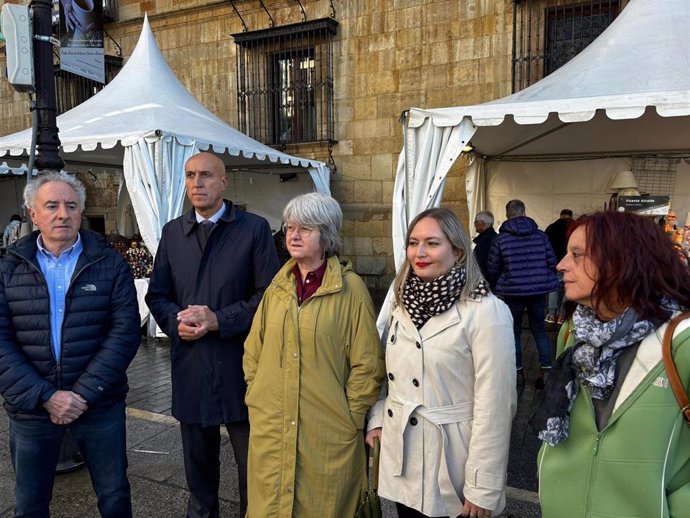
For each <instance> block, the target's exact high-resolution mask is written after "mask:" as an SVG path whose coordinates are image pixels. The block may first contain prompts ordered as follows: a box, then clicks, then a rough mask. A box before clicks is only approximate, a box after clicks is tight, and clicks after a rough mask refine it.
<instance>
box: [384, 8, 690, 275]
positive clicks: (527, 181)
mask: <svg viewBox="0 0 690 518" xmlns="http://www.w3.org/2000/svg"><path fill="white" fill-rule="evenodd" d="M688 34H690V2H688V1H687V0H664V1H659V0H631V2H630V3H629V4H628V6H627V7H626V8H625V9H624V10H623V11H622V12H621V14H620V15H619V16H618V17H617V18H616V19H615V21H614V22H613V23H612V24H611V25H610V27H609V28H608V29H607V30H606V31H605V32H604V33H603V34H601V35H600V36H599V37H598V38H597V39H596V40H595V41H594V42H593V43H592V44H591V45H590V46H589V47H587V48H586V49H585V50H584V51H582V52H581V53H580V54H579V55H578V56H576V57H575V58H574V59H572V60H571V61H570V62H568V63H567V64H566V65H564V66H563V67H561V68H560V69H558V70H557V71H555V72H554V73H552V74H551V75H549V76H547V77H545V78H544V79H542V80H541V81H539V82H537V83H535V84H534V85H532V86H530V87H529V88H526V89H525V90H522V91H520V92H518V93H516V94H513V95H510V96H508V97H505V98H502V99H498V100H496V101H493V102H489V103H485V104H479V105H474V106H461V107H456V108H442V109H432V110H421V109H416V108H414V109H411V110H410V112H409V114H408V115H407V118H406V122H405V127H404V149H403V151H402V152H401V154H400V159H399V161H398V170H397V176H396V181H395V187H394V193H393V243H394V254H395V262H396V267H399V266H400V264H401V263H402V260H403V258H404V236H405V229H406V228H407V224H408V222H409V221H410V220H411V219H412V218H413V217H414V216H415V215H417V214H419V213H420V212H421V211H423V210H425V209H427V208H430V207H433V206H438V205H439V204H440V202H441V197H442V194H443V188H444V183H445V179H446V176H447V174H448V171H449V170H450V168H451V166H452V165H453V163H454V162H455V160H456V159H457V158H458V156H459V155H460V154H461V152H462V149H463V147H464V146H466V145H467V144H469V143H470V142H471V144H472V145H473V147H474V150H475V151H474V153H475V155H474V159H473V161H472V163H471V165H470V167H469V169H468V172H467V176H466V181H467V199H468V206H469V212H470V218H474V215H475V214H476V212H478V211H480V210H484V209H485V208H488V209H489V210H493V211H494V212H495V213H496V214H497V216H499V215H502V213H503V210H504V204H505V201H507V200H508V199H510V198H516V197H522V198H523V199H524V200H525V201H526V203H527V206H528V207H527V208H528V211H530V215H532V216H533V217H535V213H539V208H538V206H537V205H538V204H539V203H546V204H547V205H548V207H547V210H542V212H541V214H540V215H539V217H535V219H537V221H538V222H539V223H541V224H546V223H548V222H550V218H551V217H552V216H553V215H554V212H555V215H556V216H557V215H558V211H559V210H560V208H562V207H561V206H559V205H556V203H560V202H563V203H564V205H562V206H566V205H569V204H572V203H573V200H578V199H579V201H578V203H579V205H577V206H572V207H571V208H574V209H577V208H578V207H579V208H581V209H584V208H587V209H588V210H591V209H593V208H602V207H603V205H597V204H598V203H599V202H601V201H602V200H604V199H608V195H606V194H604V191H605V186H606V185H607V183H608V180H609V178H610V177H611V176H613V174H615V173H616V172H618V171H619V170H622V169H625V168H626V167H627V168H629V166H630V161H631V159H632V157H636V156H650V155H656V156H685V157H687V156H690V137H689V135H690V38H689V37H688ZM678 174H682V175H683V176H687V177H688V178H690V168H688V166H687V164H686V163H685V162H681V164H680V166H679V169H678ZM530 175H531V176H530ZM681 183H682V182H681ZM685 183H686V184H687V183H690V182H688V181H687V180H686V182H685ZM493 192H496V193H497V194H496V196H492V193H493ZM535 193H536V194H535ZM530 194H535V196H533V197H531V198H530ZM537 194H538V195H537ZM554 194H556V195H557V196H555V197H554ZM675 195H681V196H679V197H682V196H684V197H685V198H684V199H685V200H686V201H687V202H688V208H687V209H685V210H690V198H688V195H690V187H689V186H687V185H683V186H681V187H677V189H676V193H675ZM675 195H674V206H675V205H676V196H675ZM578 197H579V198H578ZM553 199H556V201H555V202H554V201H551V200H553ZM586 200H587V201H586ZM530 201H534V202H535V203H530ZM540 220H541V221H540Z"/></svg>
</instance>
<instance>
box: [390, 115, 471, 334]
mask: <svg viewBox="0 0 690 518" xmlns="http://www.w3.org/2000/svg"><path fill="white" fill-rule="evenodd" d="M476 129H477V128H476V126H475V125H474V124H472V122H471V121H470V120H468V119H464V120H463V121H462V122H461V123H460V124H458V125H449V126H441V125H436V124H434V121H433V120H432V119H431V118H425V119H423V120H422V124H419V125H418V124H416V120H415V119H412V120H410V122H409V124H408V123H407V121H404V123H403V132H404V140H405V144H404V147H403V150H402V152H401V153H400V157H399V158H398V170H397V172H396V175H395V185H394V186H393V214H392V218H393V257H394V259H395V269H396V271H398V270H399V269H400V267H401V266H402V264H403V261H404V259H405V234H406V233H407V226H408V225H409V224H410V221H412V220H413V219H414V218H415V216H417V214H419V213H420V212H423V211H425V210H426V209H430V208H432V207H438V206H439V205H440V204H441V196H442V194H443V188H444V186H445V183H446V177H447V176H448V171H450V168H451V166H452V165H453V163H455V160H457V158H458V157H459V156H460V153H462V149H463V148H464V147H465V146H466V145H467V144H468V143H469V141H470V138H472V135H474V132H475V131H476ZM392 296H393V287H392V286H391V288H389V290H388V294H387V295H386V299H385V301H384V303H383V306H382V308H381V312H380V313H379V317H378V320H377V327H378V329H379V334H381V336H383V333H384V330H385V326H386V321H387V318H388V310H389V307H390V303H391V300H392Z"/></svg>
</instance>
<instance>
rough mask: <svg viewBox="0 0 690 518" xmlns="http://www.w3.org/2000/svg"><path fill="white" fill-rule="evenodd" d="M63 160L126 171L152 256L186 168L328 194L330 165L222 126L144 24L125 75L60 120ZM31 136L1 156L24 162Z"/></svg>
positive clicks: (178, 202)
mask: <svg viewBox="0 0 690 518" xmlns="http://www.w3.org/2000/svg"><path fill="white" fill-rule="evenodd" d="M57 124H58V127H59V129H60V134H59V137H60V141H61V143H62V146H61V150H62V157H63V158H64V159H65V161H67V162H68V163H70V164H89V165H105V166H122V168H123V171H124V175H125V182H126V185H127V189H128V190H129V192H130V198H131V202H132V205H133V207H134V212H135V215H136V218H137V222H138V224H139V228H140V231H141V233H142V237H143V238H144V241H145V242H146V245H147V246H148V247H149V249H150V250H151V252H152V253H155V251H156V249H157V248H158V240H159V239H160V231H161V229H162V226H163V225H164V224H165V223H166V222H167V221H169V220H170V219H172V218H174V217H176V216H178V215H179V214H181V211H182V202H183V198H184V171H183V168H184V162H185V161H186V159H187V158H189V156H191V155H192V154H194V153H197V152H199V151H205V150H210V151H213V152H215V153H218V154H219V155H220V156H221V157H222V158H223V160H224V162H225V164H226V166H227V167H228V169H229V170H230V172H232V171H233V170H252V171H257V172H274V173H292V172H295V173H304V174H308V175H309V176H310V177H311V178H312V180H313V184H314V188H315V189H316V190H318V191H320V192H324V193H327V194H329V193H330V171H329V169H328V167H327V166H326V164H324V163H323V162H320V161H317V160H308V159H304V158H300V157H296V156H292V155H288V154H286V153H283V152H281V151H278V150H276V149H273V148H271V147H269V146H266V145H264V144H262V143H260V142H257V141H255V140H253V139H251V138H250V137H248V136H247V135H245V134H244V133H242V132H240V131H238V130H236V129H235V128H233V127H232V126H230V125H228V124H226V123H225V122H223V121H222V120H221V119H220V118H218V117H217V116H216V115H214V114H213V113H211V112H210V111H209V110H208V109H206V107H204V106H203V105H202V104H201V103H199V101H197V100H196V99H195V98H194V97H193V96H192V95H191V94H190V93H189V92H188V91H187V89H186V88H185V87H184V86H183V85H182V83H180V81H179V80H178V79H177V77H176V76H175V74H174V73H173V71H172V70H171V69H170V67H169V66H168V64H167V63H166V62H165V59H164V57H163V55H162V53H161V51H160V49H159V48H158V45H157V44H156V41H155V38H154V36H153V32H152V31H151V27H150V25H149V22H148V18H144V23H143V27H142V32H141V36H140V37H139V41H138V43H137V45H136V48H135V49H134V51H133V53H132V55H131V56H130V58H129V60H128V61H127V63H126V65H125V66H124V67H123V68H122V70H121V71H120V73H119V74H118V75H117V76H116V77H115V79H113V81H111V82H110V83H109V84H108V85H107V86H106V87H105V88H104V89H103V90H101V91H100V92H99V93H98V94H96V95H94V96H93V97H91V98H90V99H88V100H87V101H85V102H83V103H82V104H80V105H79V106H77V107H75V108H74V109H72V110H70V111H68V112H66V113H64V114H62V115H60V116H59V117H58V118H57ZM30 143H31V130H30V129H27V130H24V131H20V132H18V133H14V134H12V135H8V136H5V137H2V138H0V156H3V155H4V156H5V157H7V158H10V157H15V156H16V157H26V156H27V155H28V151H29V146H30Z"/></svg>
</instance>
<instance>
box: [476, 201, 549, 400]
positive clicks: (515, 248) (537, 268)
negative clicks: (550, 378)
mask: <svg viewBox="0 0 690 518" xmlns="http://www.w3.org/2000/svg"><path fill="white" fill-rule="evenodd" d="M506 217H507V218H508V219H507V220H506V221H504V222H503V224H502V225H501V228H500V230H499V232H500V233H499V234H498V236H496V238H495V239H494V241H493V243H492V244H491V250H490V252H489V261H488V264H487V274H488V277H489V278H488V281H489V283H490V284H491V287H492V289H493V291H494V293H496V294H497V295H499V296H500V297H501V298H502V299H503V301H504V302H505V303H506V304H507V305H508V307H509V308H510V312H511V313H512V314H513V332H514V334H515V364H516V366H517V369H518V383H524V374H523V370H522V349H521V346H520V338H521V334H522V315H523V313H524V312H525V310H527V318H528V320H529V326H530V329H531V330H532V336H534V342H535V344H536V345H537V351H538V352H539V363H540V364H541V371H540V374H539V376H538V377H537V380H536V386H537V388H544V375H545V373H546V372H548V370H549V369H550V368H551V344H550V342H549V337H548V336H546V327H545V326H544V310H545V297H546V294H547V293H550V292H551V291H553V290H555V289H557V288H558V286H559V282H558V277H557V276H556V256H555V254H554V252H553V248H551V243H550V242H549V238H548V237H547V236H546V234H545V233H544V232H542V231H541V230H539V229H538V228H537V223H536V222H535V221H534V220H533V219H532V218H528V217H527V216H525V204H524V203H523V202H522V201H521V200H510V201H509V202H508V203H507V204H506Z"/></svg>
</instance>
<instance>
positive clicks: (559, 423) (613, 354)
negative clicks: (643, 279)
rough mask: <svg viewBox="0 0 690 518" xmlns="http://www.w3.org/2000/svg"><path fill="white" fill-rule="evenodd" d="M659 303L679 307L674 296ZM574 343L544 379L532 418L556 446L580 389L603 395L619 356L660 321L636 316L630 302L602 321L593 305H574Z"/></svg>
mask: <svg viewBox="0 0 690 518" xmlns="http://www.w3.org/2000/svg"><path fill="white" fill-rule="evenodd" d="M662 305H663V306H664V308H666V309H668V310H670V311H678V310H679V309H680V305H679V304H678V303H677V302H676V301H672V300H669V299H663V300H662ZM573 323H574V345H573V346H572V347H569V348H568V349H566V350H565V351H564V352H563V353H562V354H561V355H560V356H559V357H558V358H557V359H556V361H555V363H554V365H553V368H552V369H551V374H549V378H548V380H547V386H546V392H545V397H544V402H543V404H542V405H541V407H540V408H539V409H538V410H537V411H536V412H535V413H534V415H533V416H532V418H531V419H530V424H531V425H532V427H533V428H534V429H535V430H537V432H538V436H539V438H540V439H541V440H542V441H544V442H545V443H547V444H549V445H550V446H556V445H557V444H558V443H559V442H562V441H564V440H565V439H566V438H567V437H568V429H569V426H570V412H571V410H572V408H573V405H574V404H575V399H576V398H577V395H578V393H579V391H580V386H581V385H585V386H586V387H587V388H589V390H590V392H591V394H592V397H593V398H595V399H607V398H608V397H609V396H610V395H611V391H612V390H613V388H614V387H615V385H616V366H617V365H618V357H619V356H620V355H621V353H622V352H623V351H624V350H625V349H627V348H628V347H630V346H632V345H634V344H636V343H638V342H640V341H642V340H643V339H644V338H645V337H646V336H647V335H649V334H650V333H651V332H652V331H654V330H655V329H656V328H657V327H659V325H661V323H660V322H656V323H655V322H652V321H650V320H640V319H639V317H638V316H637V313H635V311H634V310H633V309H632V308H628V309H626V310H625V311H624V312H623V314H622V315H620V316H619V317H618V318H616V319H614V320H609V321H608V322H602V321H601V320H599V319H598V318H597V316H596V313H595V312H594V310H593V309H592V308H589V307H587V306H578V307H577V309H576V310H575V314H574V315H573Z"/></svg>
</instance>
